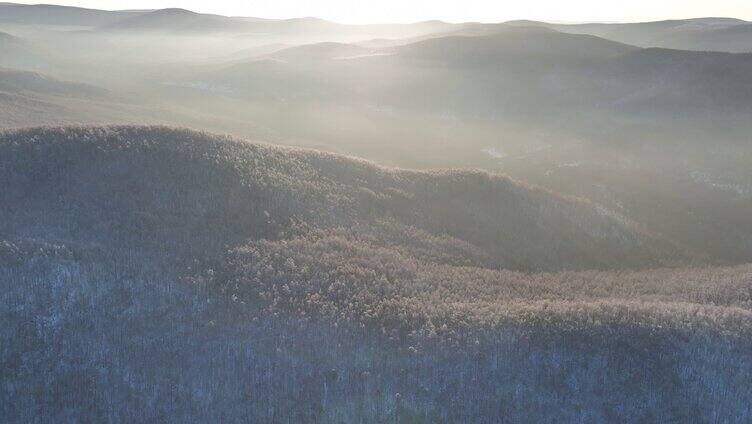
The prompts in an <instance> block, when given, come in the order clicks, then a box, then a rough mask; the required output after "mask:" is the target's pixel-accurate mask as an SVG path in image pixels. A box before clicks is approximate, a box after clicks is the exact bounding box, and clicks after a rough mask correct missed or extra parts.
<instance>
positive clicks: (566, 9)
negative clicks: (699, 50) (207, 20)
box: [9, 0, 752, 23]
mask: <svg viewBox="0 0 752 424" xmlns="http://www.w3.org/2000/svg"><path fill="white" fill-rule="evenodd" d="M9 1H13V0H9ZM16 2H18V3H38V2H39V0H37V1H25V0H20V1H16ZM47 3H54V4H65V5H71V6H81V7H89V8H95V9H110V10H113V9H158V8H166V7H181V8H184V9H190V10H194V11H197V12H206V13H217V14H221V15H229V16H254V17H260V18H292V17H303V16H315V17H319V18H324V19H328V20H332V21H336V22H342V23H386V22H416V21H421V20H428V19H441V20H445V21H449V22H463V21H482V22H499V21H506V20H511V19H534V20H547V21H560V22H596V21H600V22H635V21H647V20H661V19H679V18H691V17H701V16H713V17H719V16H723V17H735V18H741V19H748V20H752V0H515V1H505V0H496V1H494V0H451V1H450V0H371V1H365V0H57V1H56V0H51V1H47Z"/></svg>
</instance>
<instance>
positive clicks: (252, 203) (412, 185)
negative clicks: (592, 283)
mask: <svg viewBox="0 0 752 424" xmlns="http://www.w3.org/2000/svg"><path fill="white" fill-rule="evenodd" d="M0 158H2V159H0V164H2V166H1V167H0V170H2V177H3V180H4V181H6V182H7V184H5V185H4V187H3V190H2V191H0V198H1V199H2V204H3V205H5V207H4V208H3V209H2V212H1V213H2V217H3V219H2V226H1V227H0V234H2V235H3V236H4V238H13V237H22V238H28V237H32V238H35V237H45V238H48V239H56V240H70V241H77V242H95V243H101V244H104V245H112V246H121V247H123V246H130V247H132V246H134V245H138V246H144V245H147V246H151V247H154V248H156V249H165V250H166V251H167V252H170V253H172V254H175V255H177V256H181V257H183V258H184V259H185V255H187V254H188V255H191V256H195V255H198V254H199V252H201V254H202V255H210V254H211V253H212V252H214V253H215V254H216V253H219V252H220V251H221V248H222V246H225V245H236V244H238V243H240V242H244V241H246V240H247V239H257V238H262V237H263V238H272V239H274V238H277V237H279V234H280V233H281V232H284V231H288V230H290V228H292V223H297V224H305V225H308V226H311V227H313V228H334V227H345V228H351V227H352V228H354V227H358V228H361V231H362V232H363V233H365V234H373V235H377V236H379V237H387V234H388V232H386V233H385V232H384V231H383V229H384V228H393V229H394V233H395V234H396V236H395V237H397V238H398V239H401V238H404V237H407V236H406V234H410V233H412V232H416V231H417V232H419V233H421V234H424V237H426V238H428V239H435V238H442V237H443V238H446V240H447V243H448V246H452V249H456V251H457V252H462V250H463V249H465V250H468V251H471V252H474V253H473V254H470V253H468V252H462V253H455V255H459V256H458V259H457V260H458V261H460V262H464V263H468V264H474V265H482V266H491V267H498V268H512V269H520V270H556V269H580V268H594V267H595V268H621V267H626V266H648V265H656V264H660V263H662V262H665V261H671V260H674V259H680V258H682V255H681V254H680V253H679V252H677V251H676V250H674V249H673V248H672V247H671V246H670V245H669V244H667V243H664V242H662V241H660V240H658V239H654V238H652V237H650V236H648V235H646V234H644V233H642V232H640V231H639V230H637V229H636V228H635V227H634V226H633V225H632V224H630V223H628V222H626V221H622V220H620V219H619V218H618V217H617V216H612V215H611V214H610V213H609V212H608V211H603V210H599V209H596V208H595V207H593V206H591V205H589V204H587V203H584V202H580V201H577V200H571V199H564V198H561V197H558V196H556V195H553V194H551V193H548V192H544V191H541V190H538V189H534V188H528V187H525V186H523V185H521V184H519V183H517V182H514V181H512V180H509V179H507V178H504V177H499V176H493V175H489V174H486V173H482V172H460V171H443V172H414V171H399V170H390V169H385V168H380V167H378V166H375V165H372V164H370V163H366V162H362V161H357V160H353V159H349V158H346V157H342V156H335V155H329V154H322V153H318V152H313V151H299V150H285V149H280V148H272V147H266V146H262V145H255V144H250V143H246V142H242V141H237V140H232V139H228V138H223V137H215V136H210V135H206V134H202V133H195V132H189V131H182V130H171V129H167V128H158V127H156V128H139V127H110V128H67V129H58V130H55V129H34V130H24V131H18V132H6V133H3V134H2V136H0ZM53 199H64V200H63V201H62V202H58V201H54V200H53ZM406 231H407V233H406ZM407 238H408V239H409V238H410V237H407Z"/></svg>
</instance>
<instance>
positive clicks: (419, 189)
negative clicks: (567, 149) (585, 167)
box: [0, 126, 752, 423]
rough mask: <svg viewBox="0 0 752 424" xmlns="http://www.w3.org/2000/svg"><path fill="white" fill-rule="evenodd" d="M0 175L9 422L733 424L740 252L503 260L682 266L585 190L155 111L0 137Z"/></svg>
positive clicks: (741, 304)
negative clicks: (276, 139) (564, 191)
mask: <svg viewBox="0 0 752 424" xmlns="http://www.w3.org/2000/svg"><path fill="white" fill-rule="evenodd" d="M0 180H2V181H4V182H7V184H3V185H2V186H0V218H2V219H0V289H2V290H0V292H1V293H2V299H3V302H0V317H2V320H3V324H4V325H3V326H0V343H1V344H2V346H3V347H4V348H3V349H2V350H0V361H2V362H1V363H2V364H3V367H4V370H5V371H4V372H5V374H4V378H3V379H2V381H1V382H0V400H2V402H0V413H2V416H3V417H5V418H6V419H8V420H10V421H13V422H21V421H35V420H37V419H42V418H44V419H52V420H56V421H65V420H77V421H90V420H94V421H99V420H107V417H110V420H111V421H116V422H125V421H131V422H132V421H165V420H167V421H171V420H179V421H181V422H206V421H217V420H220V421H231V422H243V421H247V420H249V419H251V420H253V421H259V422H286V421H297V422H337V421H344V422H358V421H366V422H390V421H391V422H394V421H400V422H405V421H410V420H413V421H417V422H466V423H476V422H477V423H482V422H493V421H496V420H497V419H498V417H507V418H509V419H510V420H512V421H529V420H530V419H535V420H536V421H539V422H553V421H557V420H558V421H565V422H577V421H582V420H588V419H593V420H597V421H647V422H656V421H658V422H660V421H666V422H671V421H692V420H701V421H705V420H711V419H719V420H722V421H724V422H733V423H737V422H738V423H743V422H745V421H748V418H750V417H752V409H750V407H749V405H750V404H751V403H750V400H751V399H752V391H751V388H750V386H749V384H748V383H749V379H750V378H752V375H751V374H750V370H752V366H751V365H752V359H751V358H750V355H749V351H750V347H751V346H750V340H752V339H751V338H750V335H752V315H751V314H752V312H751V311H752V303H751V302H752V297H750V295H751V294H752V290H751V288H752V287H751V284H752V269H750V267H749V266H748V265H747V266H738V267H733V268H687V269H656V270H642V271H637V270H619V271H592V270H591V271H580V272H572V271H561V272H556V273H531V272H525V273H523V272H516V271H513V270H512V269H520V270H528V271H529V270H540V269H551V270H561V269H573V268H581V267H599V268H622V267H624V266H645V265H651V264H657V263H660V262H661V260H662V258H665V259H663V260H669V259H671V260H686V259H687V258H683V257H682V255H681V254H679V253H677V251H676V250H674V249H673V248H672V247H671V246H670V245H667V244H665V243H663V242H661V241H660V240H656V239H654V238H652V237H650V236H647V235H645V234H644V233H642V232H640V231H638V230H636V229H635V228H634V226H633V225H632V224H630V223H628V222H624V221H623V220H621V219H619V218H618V217H617V216H614V215H613V214H612V213H610V212H608V211H603V210H598V209H597V208H595V207H593V206H592V205H590V204H588V203H586V202H582V201H579V200H576V199H567V198H562V197H559V196H557V195H554V194H551V193H549V192H545V191H541V190H539V189H535V188H532V187H528V186H525V185H522V184H520V183H518V182H515V181H512V180H510V179H508V178H505V177H501V176H496V175H491V174H488V173H483V172H477V171H433V172H419V171H408V170H397V169H390V168H383V167H380V166H377V165H374V164H372V163H369V162H365V161H362V160H357V159H353V158H350V157H345V156H341V155H333V154H326V153H320V152H315V151H311V150H301V149H289V148H280V147H271V146H266V145H260V144H253V143H249V142H246V141H241V140H237V139H232V138H229V137H221V136H212V135H208V134H206V133H199V132H194V131H188V130H178V129H170V128H165V127H124V126H121V127H68V128H38V129H25V130H18V131H4V132H3V133H1V134H0ZM500 268H511V269H500ZM604 387H607V388H608V389H609V390H604ZM719 387H723V388H724V389H723V390H719V389H718V388H719ZM614 405H618V407H615V406H614Z"/></svg>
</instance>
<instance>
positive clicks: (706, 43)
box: [507, 18, 752, 53]
mask: <svg viewBox="0 0 752 424" xmlns="http://www.w3.org/2000/svg"><path fill="white" fill-rule="evenodd" d="M507 24H509V25H522V26H539V27H546V28H551V29H555V30H557V31H561V32H566V33H573V34H590V35H594V36H598V37H602V38H606V39H609V40H614V41H618V42H621V43H626V44H632V45H635V46H640V47H660V48H667V49H684V50H697V51H718V52H726V53H750V41H752V38H750V23H749V22H747V21H743V20H741V19H733V18H697V19H684V20H668V21H656V22H640V23H624V24H572V25H563V24H549V23H545V22H535V21H513V22H508V23H507Z"/></svg>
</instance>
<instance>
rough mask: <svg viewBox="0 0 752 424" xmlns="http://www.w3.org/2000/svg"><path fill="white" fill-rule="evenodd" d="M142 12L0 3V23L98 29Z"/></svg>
mask: <svg viewBox="0 0 752 424" xmlns="http://www.w3.org/2000/svg"><path fill="white" fill-rule="evenodd" d="M141 13H144V12H141V11H116V12H115V11H106V10H97V9H86V8H80V7H69V6H58V5H51V4H35V5H27V4H15V3H0V23H2V24H15V25H51V26H78V27H98V26H102V25H108V24H111V23H113V22H116V21H119V20H121V19H126V18H128V17H133V16H136V15H139V14H141Z"/></svg>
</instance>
